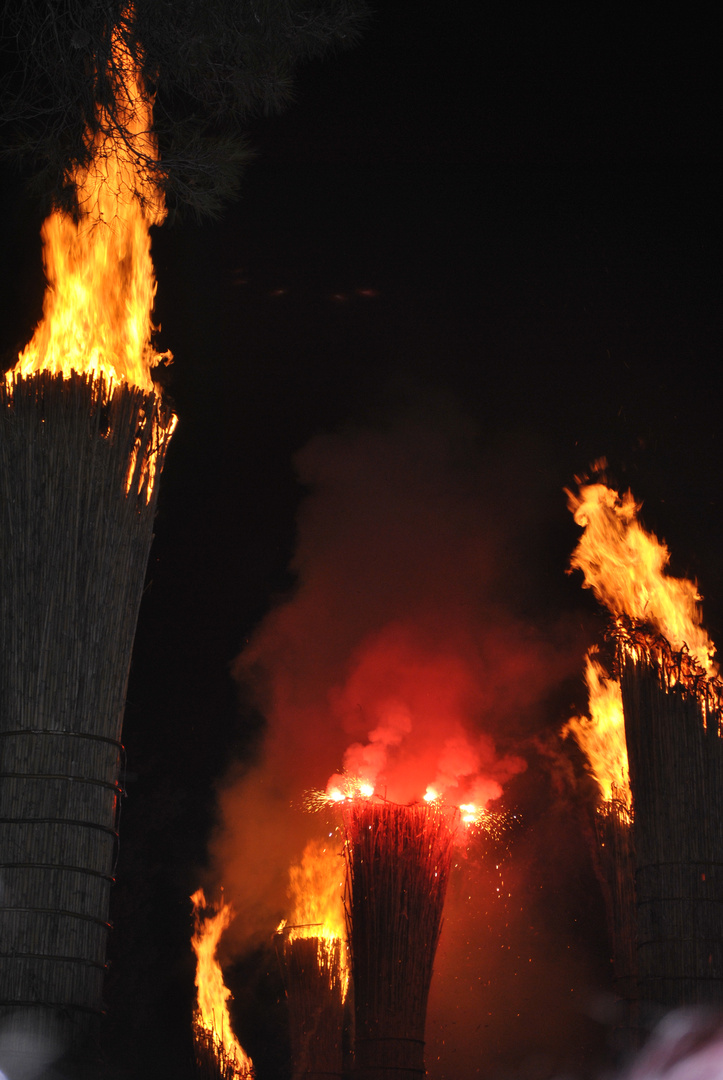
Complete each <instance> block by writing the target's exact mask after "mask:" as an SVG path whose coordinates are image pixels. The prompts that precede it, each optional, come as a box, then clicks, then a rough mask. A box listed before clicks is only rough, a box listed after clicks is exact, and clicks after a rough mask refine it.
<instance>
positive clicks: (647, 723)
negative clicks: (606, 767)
mask: <svg viewBox="0 0 723 1080" xmlns="http://www.w3.org/2000/svg"><path fill="white" fill-rule="evenodd" d="M570 506H571V509H573V511H574V513H575V520H576V521H577V523H578V524H580V525H581V526H583V528H584V530H585V531H584V533H583V535H582V537H581V539H580V541H579V543H578V546H577V548H576V549H575V552H574V554H573V557H572V565H573V567H579V568H580V569H581V570H582V571H583V573H584V574H585V584H586V586H587V587H589V588H592V589H593V590H594V591H595V595H596V596H597V597H598V599H599V600H601V601H602V602H603V603H605V604H606V606H607V607H608V608H609V609H610V611H611V613H612V615H613V618H614V622H613V628H612V636H613V637H614V639H615V642H616V649H617V657H616V675H617V678H618V681H619V685H620V690H621V702H622V710H623V714H624V726H625V740H626V751H627V760H628V764H629V774H630V788H631V792H632V814H633V834H634V859H635V908H636V939H637V940H636V945H637V957H636V966H637V979H638V992H639V996H640V999H641V1001H642V1002H644V1001H649V1002H652V1003H655V1004H656V1005H658V1006H664V1007H668V1008H672V1007H677V1006H681V1005H687V1004H703V1003H712V1004H715V1005H717V1006H720V1005H721V1004H723V941H722V940H721V935H720V926H721V922H722V921H723V871H722V869H721V868H722V867H723V744H722V743H721V730H720V728H721V702H722V701H723V686H722V685H721V682H720V680H719V679H718V677H717V675H718V668H717V665H716V663H715V661H714V659H713V655H714V652H715V649H714V646H713V643H712V642H711V640H710V638H709V637H708V635H707V634H706V632H705V630H704V629H703V627H702V626H701V611H700V599H701V598H700V596H699V594H698V590H697V587H696V585H695V583H694V582H692V581H687V580H685V579H680V578H674V577H672V576H671V575H669V574H667V573H666V572H665V569H666V566H667V564H668V561H669V553H668V550H667V548H666V547H665V545H663V544H661V543H660V542H659V541H658V540H657V539H656V537H655V536H653V535H652V534H651V533H648V532H646V531H645V530H644V529H643V528H642V526H641V524H640V522H639V521H638V517H637V514H638V510H639V506H638V505H637V504H636V503H635V501H634V499H633V497H632V495H631V494H630V492H628V493H627V494H626V495H624V496H622V497H621V496H620V495H618V493H617V492H616V491H613V490H612V489H611V488H609V487H608V486H607V485H606V484H604V483H597V484H590V485H582V486H581V487H580V492H579V495H572V494H571V495H570Z"/></svg>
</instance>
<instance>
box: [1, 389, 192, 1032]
mask: <svg viewBox="0 0 723 1080" xmlns="http://www.w3.org/2000/svg"><path fill="white" fill-rule="evenodd" d="M171 430H172V417H171V415H170V413H169V412H167V411H164V410H163V408H162V407H161V406H160V404H159V402H158V400H157V399H156V398H155V396H154V395H153V394H150V395H149V394H144V393H142V392H141V391H138V390H134V389H131V388H129V387H127V386H125V385H122V386H120V387H118V388H116V389H115V390H113V391H112V393H109V392H108V389H107V387H105V386H104V384H103V383H102V382H101V381H99V380H95V381H94V380H92V379H91V378H90V377H82V376H79V375H74V376H72V377H71V378H69V379H63V378H62V377H61V376H53V375H50V374H47V373H41V374H39V375H34V376H30V377H28V378H18V379H16V381H15V383H14V384H13V386H11V387H8V386H7V385H6V384H5V383H4V382H3V383H2V384H0V545H1V548H2V550H1V551H0V699H1V700H2V711H1V713H0V873H1V874H2V886H3V887H2V893H1V894H0V943H1V944H0V950H1V952H2V959H1V961H0V1021H1V1022H2V1023H3V1025H4V1026H7V1025H8V1024H13V1023H15V1020H16V1019H17V1021H18V1023H19V1024H22V1025H27V1024H30V1025H31V1027H32V1028H33V1029H34V1030H35V1031H36V1032H37V1033H38V1036H39V1037H40V1035H41V1034H42V1033H43V1032H44V1031H47V1032H49V1033H51V1034H52V1036H53V1037H59V1038H60V1040H61V1042H62V1043H63V1044H64V1045H65V1046H66V1047H70V1048H72V1047H74V1046H75V1047H77V1046H78V1045H80V1044H82V1043H83V1042H84V1041H86V1040H87V1038H88V1035H89V1033H92V1032H93V1031H94V1030H95V1028H96V1026H97V1018H98V1017H99V1015H100V1014H101V1013H102V1008H103V1003H102V986H103V973H104V968H105V949H106V937H107V933H108V929H109V923H108V905H109V893H110V887H111V883H112V881H113V872H114V859H115V852H116V841H117V827H118V810H119V805H120V795H121V788H120V786H119V768H120V764H121V758H122V752H123V750H122V746H121V743H120V737H121V725H122V719H123V711H124V706H125V693H126V685H127V680H128V671H129V667H130V659H131V650H132V646H133V638H134V634H135V627H136V621H137V616H138V609H139V605H140V600H141V593H142V590H143V583H144V578H145V572H146V563H147V560H148V552H149V548H150V544H151V540H152V529H153V517H154V512H155V502H156V484H155V482H154V479H155V477H156V476H157V475H158V474H159V473H160V470H161V468H162V465H163V458H164V454H165V451H166V447H167V444H168V439H169V437H170V432H171Z"/></svg>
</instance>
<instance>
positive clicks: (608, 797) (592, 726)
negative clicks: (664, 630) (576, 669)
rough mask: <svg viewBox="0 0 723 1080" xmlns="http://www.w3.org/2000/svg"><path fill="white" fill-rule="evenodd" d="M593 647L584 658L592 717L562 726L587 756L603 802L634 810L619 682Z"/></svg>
mask: <svg viewBox="0 0 723 1080" xmlns="http://www.w3.org/2000/svg"><path fill="white" fill-rule="evenodd" d="M593 652H594V650H592V649H591V650H590V652H588V654H587V656H586V658H585V681H586V683H587V689H588V698H589V706H588V708H589V712H590V716H589V717H587V716H573V717H572V718H571V719H570V720H569V722H568V723H567V724H566V725H565V727H564V728H563V734H564V735H567V734H571V735H573V736H574V738H575V740H576V741H577V744H578V746H579V747H580V749H581V750H582V752H583V753H584V754H585V756H586V757H587V761H588V767H589V769H590V772H591V774H592V775H593V776H594V777H595V779H596V780H597V782H598V784H599V786H600V792H601V794H602V797H603V801H604V802H607V803H609V802H612V801H617V802H619V803H622V804H623V806H624V807H625V809H626V810H627V811H628V813H630V812H631V810H632V792H631V790H630V775H629V772H628V748H627V744H626V742H625V720H624V716H623V699H622V692H621V690H620V684H619V683H618V682H617V681H616V680H615V679H613V678H610V677H609V676H608V675H607V673H606V672H605V670H604V668H603V666H602V664H601V663H600V661H599V660H596V659H595V657H594V655H593Z"/></svg>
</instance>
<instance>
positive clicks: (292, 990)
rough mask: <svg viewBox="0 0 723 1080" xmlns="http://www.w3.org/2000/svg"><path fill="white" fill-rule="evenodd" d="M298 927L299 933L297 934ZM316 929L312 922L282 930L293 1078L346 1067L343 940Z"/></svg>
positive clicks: (336, 1074)
mask: <svg viewBox="0 0 723 1080" xmlns="http://www.w3.org/2000/svg"><path fill="white" fill-rule="evenodd" d="M300 930H301V931H302V933H301V935H298V934H297V935H295V934H294V932H295V931H300ZM313 931H314V928H313V927H303V928H301V927H289V928H285V930H284V931H282V937H283V946H282V950H281V956H282V961H283V967H284V975H285V979H284V981H285V984H286V996H287V1000H288V1006H289V1037H290V1041H291V1057H292V1062H293V1072H292V1077H293V1080H302V1078H303V1080H312V1078H313V1080H316V1078H319V1077H322V1076H325V1077H339V1078H341V1076H342V1072H343V1064H344V1057H343V1054H344V1050H343V1043H344V999H345V997H346V981H347V980H346V979H345V977H344V967H343V952H344V942H343V941H342V940H341V939H340V938H325V937H323V936H321V935H317V934H314V932H313ZM306 935H310V936H306Z"/></svg>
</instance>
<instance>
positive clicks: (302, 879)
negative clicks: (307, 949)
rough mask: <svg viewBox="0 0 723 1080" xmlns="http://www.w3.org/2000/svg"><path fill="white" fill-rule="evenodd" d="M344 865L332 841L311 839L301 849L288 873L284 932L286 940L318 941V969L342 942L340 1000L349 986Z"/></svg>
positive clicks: (323, 965)
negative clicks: (301, 852)
mask: <svg viewBox="0 0 723 1080" xmlns="http://www.w3.org/2000/svg"><path fill="white" fill-rule="evenodd" d="M344 875H345V865H344V860H343V858H342V854H341V851H339V850H338V848H335V847H334V846H333V844H332V843H331V842H327V841H324V840H310V841H309V843H308V844H307V845H306V847H305V849H304V853H303V855H302V857H301V862H300V863H298V864H295V865H293V866H291V868H290V870H289V887H288V890H287V892H288V896H289V899H290V900H291V902H292V908H291V912H290V915H289V919H288V921H284V922H283V923H282V924H281V926H280V927H279V930H280V931H281V930H284V931H285V932H286V933H287V934H288V936H289V940H292V941H293V940H294V938H316V939H318V950H319V966H320V968H321V969H322V970H324V969H325V968H327V967H328V960H329V957H330V956H331V953H332V949H331V946H332V945H333V944H334V943H336V942H337V941H339V942H341V966H342V970H341V977H342V997H343V998H346V993H347V989H348V985H349V957H348V953H347V948H346V921H345V915H344V900H343V893H344Z"/></svg>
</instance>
